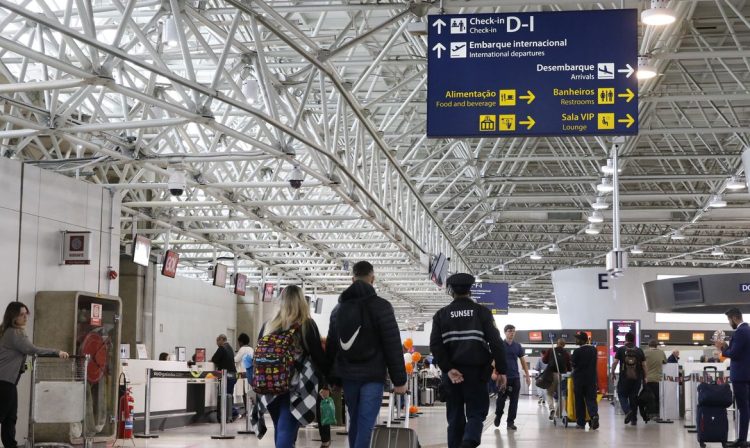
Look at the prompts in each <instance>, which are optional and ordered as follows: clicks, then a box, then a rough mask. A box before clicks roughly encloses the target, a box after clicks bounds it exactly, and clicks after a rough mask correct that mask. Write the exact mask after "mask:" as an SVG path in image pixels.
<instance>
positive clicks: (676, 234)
mask: <svg viewBox="0 0 750 448" xmlns="http://www.w3.org/2000/svg"><path fill="white" fill-rule="evenodd" d="M670 238H672V239H673V240H684V239H685V238H687V237H686V236H685V235H683V234H682V232H680V231H679V230H675V231H674V232H672V235H671V236H670Z"/></svg>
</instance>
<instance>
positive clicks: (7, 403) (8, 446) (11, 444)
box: [0, 381, 18, 448]
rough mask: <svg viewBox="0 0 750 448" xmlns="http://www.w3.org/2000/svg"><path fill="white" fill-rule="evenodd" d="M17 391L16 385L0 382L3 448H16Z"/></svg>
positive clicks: (0, 432)
mask: <svg viewBox="0 0 750 448" xmlns="http://www.w3.org/2000/svg"><path fill="white" fill-rule="evenodd" d="M17 418H18V391H17V390H16V385H15V384H12V383H8V382H5V381H0V427H2V428H0V436H1V439H2V441H3V446H4V447H5V448H16V446H17V444H16V419H17Z"/></svg>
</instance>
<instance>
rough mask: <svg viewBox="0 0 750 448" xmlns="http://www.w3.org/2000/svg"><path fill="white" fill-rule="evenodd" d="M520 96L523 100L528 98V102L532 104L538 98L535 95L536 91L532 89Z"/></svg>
mask: <svg viewBox="0 0 750 448" xmlns="http://www.w3.org/2000/svg"><path fill="white" fill-rule="evenodd" d="M518 98H519V99H521V100H526V104H531V103H533V102H534V99H536V97H535V96H534V93H533V92H532V91H531V90H527V91H526V95H521V96H519V97H518ZM532 126H533V124H532Z"/></svg>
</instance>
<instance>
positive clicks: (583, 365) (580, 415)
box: [571, 331, 599, 429]
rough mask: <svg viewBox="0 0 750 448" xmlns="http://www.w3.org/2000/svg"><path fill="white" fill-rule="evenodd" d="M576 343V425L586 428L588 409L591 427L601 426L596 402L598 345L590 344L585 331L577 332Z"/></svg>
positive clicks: (574, 353) (574, 380) (574, 383)
mask: <svg viewBox="0 0 750 448" xmlns="http://www.w3.org/2000/svg"><path fill="white" fill-rule="evenodd" d="M576 343H577V344H578V345H580V347H578V348H577V349H575V350H574V351H573V356H571V363H572V364H573V395H574V398H575V404H576V407H575V408H576V427H577V428H579V429H584V428H586V411H587V410H588V413H589V416H590V417H591V420H589V428H591V429H597V428H599V405H598V403H597V402H596V389H597V383H598V381H597V377H596V359H597V353H596V347H594V346H593V345H591V344H589V335H588V334H586V333H585V332H583V331H579V332H578V333H576Z"/></svg>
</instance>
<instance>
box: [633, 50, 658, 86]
mask: <svg viewBox="0 0 750 448" xmlns="http://www.w3.org/2000/svg"><path fill="white" fill-rule="evenodd" d="M657 74H658V73H657V72H656V68H655V67H654V66H653V65H652V64H651V59H650V58H648V57H646V56H639V57H638V72H637V73H636V74H635V76H636V77H637V78H638V79H640V80H646V79H651V78H654V77H656V75H657Z"/></svg>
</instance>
